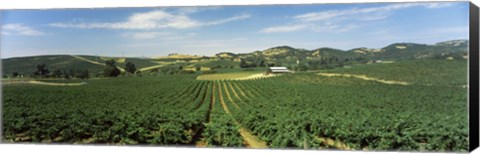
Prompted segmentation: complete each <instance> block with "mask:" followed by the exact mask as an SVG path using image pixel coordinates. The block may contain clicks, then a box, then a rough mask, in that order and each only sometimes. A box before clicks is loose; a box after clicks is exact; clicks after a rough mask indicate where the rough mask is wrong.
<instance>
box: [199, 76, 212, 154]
mask: <svg viewBox="0 0 480 154" xmlns="http://www.w3.org/2000/svg"><path fill="white" fill-rule="evenodd" d="M212 84H213V86H212V95H210V98H211V99H210V106H209V107H208V112H207V123H210V117H211V116H210V114H211V113H212V109H213V105H215V82H213V83H212ZM208 85H209V84H207V88H208ZM206 94H207V91H205V95H206ZM195 146H196V147H207V146H208V142H207V141H206V140H205V137H202V138H201V139H200V141H198V142H196V143H195Z"/></svg>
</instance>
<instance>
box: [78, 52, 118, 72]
mask: <svg viewBox="0 0 480 154" xmlns="http://www.w3.org/2000/svg"><path fill="white" fill-rule="evenodd" d="M70 56H72V57H73V58H77V59H79V60H82V61H85V62H89V63H91V64H95V65H102V66H106V65H105V64H104V63H100V62H96V61H93V60H90V59H87V58H83V57H80V56H76V55H70ZM117 68H118V69H119V70H120V71H121V72H125V69H123V68H121V67H118V66H117Z"/></svg>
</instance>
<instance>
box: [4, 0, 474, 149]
mask: <svg viewBox="0 0 480 154" xmlns="http://www.w3.org/2000/svg"><path fill="white" fill-rule="evenodd" d="M468 7H469V5H468V2H422V3H351V4H297V5H244V6H183V7H143V8H93V9H44V10H2V11H1V16H2V17H1V40H0V43H1V44H0V45H1V61H2V68H1V69H2V71H1V72H2V79H1V86H2V87H1V88H2V93H1V94H2V99H1V100H2V109H1V118H2V119H1V120H2V122H1V125H2V127H1V128H2V129H1V131H2V132H1V137H2V138H1V142H2V143H14V144H18V143H22V144H82V145H87V144H94V145H118V146H128V145H141V146H142V145H145V146H164V147H172V146H173V147H197V148H204V147H208V148H269V149H309V150H332V149H333V150H352V151H429V152H439V151H443V152H466V151H467V150H468V144H469V142H468V139H469V133H468V131H469V130H468V128H469V127H468V126H469V125H468V88H469V87H468V80H467V72H468V65H467V64H468V59H469V51H468V44H469V40H468V36H469V29H468V28H469V25H468V24H469V22H468V19H469V14H468Z"/></svg>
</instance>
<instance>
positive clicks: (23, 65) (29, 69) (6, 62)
mask: <svg viewBox="0 0 480 154" xmlns="http://www.w3.org/2000/svg"><path fill="white" fill-rule="evenodd" d="M37 64H45V65H46V66H47V68H48V69H49V70H50V71H53V70H54V69H60V70H68V69H75V70H77V69H88V70H89V71H90V72H101V71H102V70H103V68H104V67H103V66H99V65H95V64H91V63H88V62H85V61H82V60H79V59H76V58H73V57H71V56H67V55H53V56H35V57H21V58H11V59H2V67H3V68H2V71H3V73H4V74H5V75H11V74H12V73H13V72H15V71H16V72H19V73H21V74H24V75H30V74H31V73H33V72H34V71H35V70H36V66H37Z"/></svg>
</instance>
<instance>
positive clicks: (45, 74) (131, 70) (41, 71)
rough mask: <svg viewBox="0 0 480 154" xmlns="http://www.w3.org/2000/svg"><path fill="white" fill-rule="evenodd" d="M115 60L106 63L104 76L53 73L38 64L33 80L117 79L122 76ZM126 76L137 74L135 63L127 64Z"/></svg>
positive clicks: (81, 71) (80, 72)
mask: <svg viewBox="0 0 480 154" xmlns="http://www.w3.org/2000/svg"><path fill="white" fill-rule="evenodd" d="M115 63H116V62H115V60H113V59H111V60H108V61H106V62H105V68H104V70H103V72H102V74H95V73H92V72H90V71H89V70H88V69H64V70H61V69H58V68H57V69H53V70H52V71H51V70H50V69H48V68H47V65H45V64H37V65H36V69H35V71H34V72H32V73H31V74H30V77H33V78H65V79H72V78H77V79H89V78H91V77H92V76H96V77H101V76H103V77H117V76H119V75H121V74H122V72H121V71H120V69H119V68H118V67H117V66H116V65H115ZM124 73H126V74H137V73H139V71H137V68H136V66H135V64H134V63H132V62H126V64H125V72H124ZM11 76H12V78H17V77H23V74H21V73H19V72H13V73H12V75H11Z"/></svg>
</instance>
